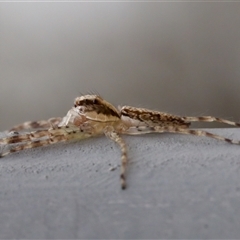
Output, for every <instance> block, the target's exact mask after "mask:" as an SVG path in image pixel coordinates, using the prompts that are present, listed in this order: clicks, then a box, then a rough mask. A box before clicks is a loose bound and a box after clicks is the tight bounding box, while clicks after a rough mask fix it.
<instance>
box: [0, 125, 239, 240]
mask: <svg viewBox="0 0 240 240" xmlns="http://www.w3.org/2000/svg"><path fill="white" fill-rule="evenodd" d="M211 131H212V132H215V133H219V134H221V135H224V136H228V137H234V138H238V139H240V131H239V130H238V129H211ZM124 138H125V139H126V142H127V143H128V146H129V158H130V163H129V166H128V174H127V182H128V188H127V189H126V190H125V191H122V190H121V189H120V184H119V167H117V169H116V170H115V171H110V168H111V167H116V166H117V165H118V164H119V163H120V151H119V149H117V146H116V145H115V144H114V143H112V142H111V141H110V140H108V139H106V138H104V137H100V138H95V139H87V140H84V141H81V142H78V143H68V144H59V145H55V146H51V147H45V148H39V149H33V150H27V151H23V152H21V153H16V154H12V155H9V156H7V157H5V158H3V159H0V181H1V184H0V213H1V214H0V238H1V239H2V238H44V239H49V238H106V239H109V238H115V239H116V238H127V239H129V238H132V239H133V238H240V228H239V223H240V208H239V206H240V181H239V180H240V174H239V171H240V158H239V156H240V146H236V145H230V144H227V143H225V142H220V141H216V140H213V139H209V138H201V137H194V136H185V135H178V134H162V135H154V134H152V135H146V136H139V137H124Z"/></svg>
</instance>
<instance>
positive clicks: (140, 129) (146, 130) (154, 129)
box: [124, 126, 240, 145]
mask: <svg viewBox="0 0 240 240" xmlns="http://www.w3.org/2000/svg"><path fill="white" fill-rule="evenodd" d="M154 132H155V133H163V132H170V133H181V134H189V135H195V136H203V137H211V138H214V139H217V140H221V141H225V142H228V143H231V144H238V145H240V141H238V140H234V139H229V138H225V137H222V136H219V135H217V134H213V133H210V132H207V131H203V130H194V129H188V128H180V127H173V126H167V127H159V126H155V127H152V126H149V127H148V126H141V127H138V128H137V127H130V128H129V129H128V130H127V131H125V132H124V134H128V135H139V134H147V133H154Z"/></svg>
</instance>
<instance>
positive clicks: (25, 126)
mask: <svg viewBox="0 0 240 240" xmlns="http://www.w3.org/2000/svg"><path fill="white" fill-rule="evenodd" d="M61 121H62V118H61V117H57V118H50V119H48V120H41V121H29V122H24V123H22V124H19V125H16V126H13V127H12V128H11V129H10V130H7V131H6V132H7V133H9V132H19V131H24V130H30V129H37V128H50V127H52V126H57V125H58V124H59V123H60V122H61Z"/></svg>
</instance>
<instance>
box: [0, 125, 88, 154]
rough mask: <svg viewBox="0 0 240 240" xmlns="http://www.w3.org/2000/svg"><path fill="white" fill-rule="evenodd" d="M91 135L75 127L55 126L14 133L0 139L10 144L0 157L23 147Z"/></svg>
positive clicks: (41, 145)
mask: <svg viewBox="0 0 240 240" xmlns="http://www.w3.org/2000/svg"><path fill="white" fill-rule="evenodd" d="M88 137H91V134H90V133H86V132H83V131H81V130H80V129H79V128H76V127H73V126H72V127H71V128H70V127H69V126H64V127H57V128H50V129H48V130H46V129H45V130H38V131H34V132H30V133H26V134H18V133H17V134H16V135H13V136H9V137H6V138H3V139H0V144H3V147H4V146H8V145H9V146H10V149H9V150H7V151H6V152H2V153H0V158H1V157H4V156H6V155H8V154H10V153H14V152H19V151H21V150H24V149H29V148H36V147H43V146H47V145H51V144H55V143H58V142H63V141H68V140H80V139H85V138H88ZM12 144H19V145H17V146H11V145H12Z"/></svg>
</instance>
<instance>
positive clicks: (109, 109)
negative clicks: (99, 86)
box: [74, 95, 120, 118]
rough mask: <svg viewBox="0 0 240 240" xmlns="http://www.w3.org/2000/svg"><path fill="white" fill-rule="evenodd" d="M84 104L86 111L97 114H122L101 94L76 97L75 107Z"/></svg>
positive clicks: (118, 115) (116, 115)
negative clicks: (100, 95)
mask: <svg viewBox="0 0 240 240" xmlns="http://www.w3.org/2000/svg"><path fill="white" fill-rule="evenodd" d="M78 106H84V107H85V110H84V111H85V112H92V111H93V112H96V113H97V114H103V115H106V116H115V117H118V118H120V114H119V112H118V111H117V109H116V108H115V107H114V106H113V105H111V104H110V103H108V102H106V101H104V100H103V99H102V98H101V97H99V96H95V95H94V96H92V95H87V96H84V97H79V98H76V99H75V104H74V107H78Z"/></svg>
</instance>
